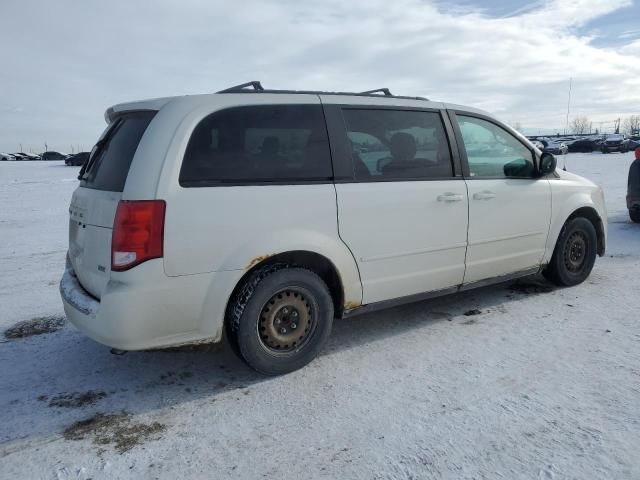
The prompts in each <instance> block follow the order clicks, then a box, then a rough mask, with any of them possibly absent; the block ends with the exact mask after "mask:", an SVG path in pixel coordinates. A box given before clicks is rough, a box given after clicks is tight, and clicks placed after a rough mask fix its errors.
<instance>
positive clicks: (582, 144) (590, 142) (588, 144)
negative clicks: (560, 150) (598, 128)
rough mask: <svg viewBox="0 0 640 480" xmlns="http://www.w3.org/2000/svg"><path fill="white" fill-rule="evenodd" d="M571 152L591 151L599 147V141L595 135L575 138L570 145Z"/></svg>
mask: <svg viewBox="0 0 640 480" xmlns="http://www.w3.org/2000/svg"><path fill="white" fill-rule="evenodd" d="M567 147H569V151H570V152H582V153H591V152H593V151H594V150H597V149H598V148H599V145H598V141H597V139H596V138H594V137H583V138H579V139H577V140H574V141H573V142H571V143H570V144H569V145H567Z"/></svg>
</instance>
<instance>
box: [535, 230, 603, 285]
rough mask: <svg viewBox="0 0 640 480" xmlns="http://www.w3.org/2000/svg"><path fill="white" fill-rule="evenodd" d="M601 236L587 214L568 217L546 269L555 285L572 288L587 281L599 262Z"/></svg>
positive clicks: (545, 273)
mask: <svg viewBox="0 0 640 480" xmlns="http://www.w3.org/2000/svg"><path fill="white" fill-rule="evenodd" d="M597 249H598V237H597V234H596V229H595V228H594V227H593V224H592V223H591V222H590V221H589V220H588V219H586V218H584V217H576V218H572V219H571V220H568V221H567V222H566V223H565V224H564V227H562V231H561V232H560V235H559V237H558V241H557V242H556V247H555V250H554V251H553V256H552V257H551V262H549V265H547V268H546V269H545V270H544V271H543V274H544V276H545V277H547V279H548V280H550V281H551V282H553V283H555V284H556V285H559V286H563V287H570V286H573V285H578V284H579V283H582V282H584V281H585V279H586V278H587V277H588V276H589V274H590V273H591V270H592V269H593V265H594V264H595V261H596V255H597Z"/></svg>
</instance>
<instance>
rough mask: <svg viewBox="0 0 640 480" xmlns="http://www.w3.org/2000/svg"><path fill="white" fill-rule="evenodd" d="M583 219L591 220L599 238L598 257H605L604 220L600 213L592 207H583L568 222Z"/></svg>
mask: <svg viewBox="0 0 640 480" xmlns="http://www.w3.org/2000/svg"><path fill="white" fill-rule="evenodd" d="M578 217H583V218H586V219H587V220H589V221H590V222H591V223H592V225H593V228H595V229H596V235H597V237H598V255H600V256H602V255H604V250H605V240H604V225H603V224H602V219H601V218H600V215H598V212H596V210H595V209H594V208H591V207H582V208H579V209H578V210H576V211H575V212H573V213H572V214H571V215H570V216H569V218H567V221H569V220H572V219H574V218H578Z"/></svg>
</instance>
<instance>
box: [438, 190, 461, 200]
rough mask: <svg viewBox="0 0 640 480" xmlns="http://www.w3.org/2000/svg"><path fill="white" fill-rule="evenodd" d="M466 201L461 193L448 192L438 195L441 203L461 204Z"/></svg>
mask: <svg viewBox="0 0 640 480" xmlns="http://www.w3.org/2000/svg"><path fill="white" fill-rule="evenodd" d="M463 199H464V197H463V196H462V195H460V194H459V193H452V192H446V193H443V194H442V195H438V201H439V202H461V201H462V200H463Z"/></svg>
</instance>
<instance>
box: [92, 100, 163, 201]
mask: <svg viewBox="0 0 640 480" xmlns="http://www.w3.org/2000/svg"><path fill="white" fill-rule="evenodd" d="M155 114H156V112H135V113H128V114H125V115H122V116H120V117H118V118H117V119H116V120H114V121H113V123H112V124H111V126H110V127H109V129H108V130H107V132H106V133H105V135H104V137H103V138H102V139H101V140H100V141H99V142H98V143H97V144H96V146H95V147H93V150H92V152H91V156H90V157H89V161H88V162H87V163H86V168H84V169H83V170H82V171H81V172H80V185H81V186H83V187H88V188H95V189H96V190H107V191H110V192H122V191H123V190H124V183H125V181H126V180H127V175H128V174H129V167H130V166H131V160H133V156H134V155H135V153H136V149H137V148H138V144H139V143H140V139H141V138H142V135H143V134H144V132H145V131H146V130H147V127H148V126H149V123H151V120H152V119H153V117H154V116H155Z"/></svg>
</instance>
